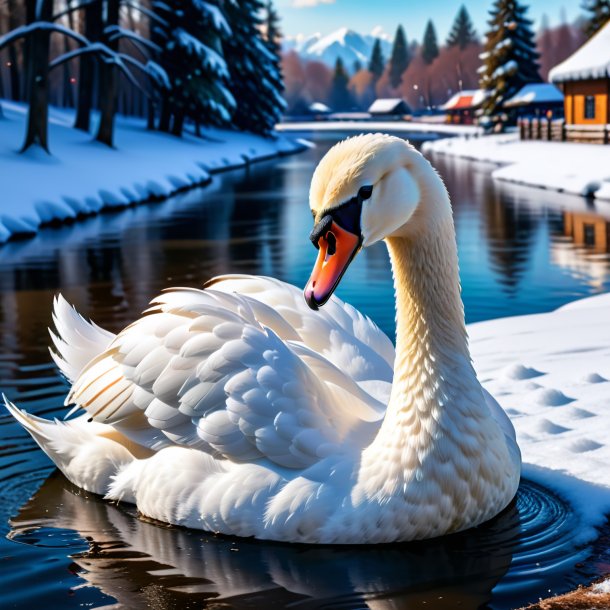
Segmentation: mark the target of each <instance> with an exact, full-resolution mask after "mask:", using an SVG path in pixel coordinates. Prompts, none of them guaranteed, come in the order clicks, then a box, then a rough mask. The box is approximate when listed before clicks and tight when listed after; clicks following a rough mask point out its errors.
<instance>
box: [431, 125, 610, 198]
mask: <svg viewBox="0 0 610 610" xmlns="http://www.w3.org/2000/svg"><path fill="white" fill-rule="evenodd" d="M423 151H424V152H426V153H430V154H442V155H449V156H454V157H460V158H463V159H469V160H475V161H485V162H489V163H494V164H496V165H499V166H500V167H499V168H498V169H496V170H494V171H493V172H492V176H493V178H494V179H495V180H501V181H505V182H514V183H517V184H523V185H526V186H534V187H538V188H543V189H549V190H553V191H559V192H565V193H571V194H576V195H581V196H585V197H595V198H596V199H601V200H606V201H609V200H610V170H609V168H610V146H603V145H597V144H581V143H575V142H543V141H533V140H525V141H522V140H520V139H519V135H518V134H517V133H509V134H501V135H490V136H484V137H463V136H462V137H456V138H448V139H443V140H438V141H435V142H425V143H424V145H423Z"/></svg>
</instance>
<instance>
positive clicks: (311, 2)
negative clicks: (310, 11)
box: [292, 0, 335, 8]
mask: <svg viewBox="0 0 610 610" xmlns="http://www.w3.org/2000/svg"><path fill="white" fill-rule="evenodd" d="M334 3H335V0H292V6H294V7H295V8H311V7H313V6H318V5H319V4H334Z"/></svg>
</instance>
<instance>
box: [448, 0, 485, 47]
mask: <svg viewBox="0 0 610 610" xmlns="http://www.w3.org/2000/svg"><path fill="white" fill-rule="evenodd" d="M473 42H478V37H477V33H476V31H475V29H474V26H473V25H472V20H471V19H470V15H469V14H468V11H467V10H466V7H465V6H464V5H463V4H462V6H461V7H460V10H459V11H458V13H457V15H456V16H455V21H454V22H453V26H451V31H450V32H449V36H448V37H447V46H448V47H460V49H465V48H466V47H467V46H468V45H469V44H471V43H473Z"/></svg>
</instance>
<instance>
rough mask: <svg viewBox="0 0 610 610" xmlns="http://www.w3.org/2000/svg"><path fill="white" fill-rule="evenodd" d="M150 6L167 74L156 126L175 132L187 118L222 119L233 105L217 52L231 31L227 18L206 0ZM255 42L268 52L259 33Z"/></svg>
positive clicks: (225, 119) (213, 122) (209, 122)
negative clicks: (154, 17) (156, 19)
mask: <svg viewBox="0 0 610 610" xmlns="http://www.w3.org/2000/svg"><path fill="white" fill-rule="evenodd" d="M153 9H154V11H155V15H157V17H158V18H159V22H158V23H157V24H155V26H154V34H155V40H156V41H158V44H159V46H160V47H161V54H160V58H159V61H160V63H161V65H162V67H163V68H164V69H165V71H166V72H167V74H168V75H169V83H168V84H169V87H168V88H167V90H166V91H165V92H164V93H163V94H162V107H161V117H160V120H159V129H160V130H161V131H166V132H170V133H172V134H174V135H176V136H180V135H182V130H183V127H184V122H185V120H186V119H187V118H190V119H192V120H193V121H194V122H195V123H196V124H200V123H203V124H206V125H220V124H227V123H228V122H229V121H230V119H231V115H232V112H233V110H234V108H235V100H234V97H233V95H232V94H231V92H230V91H229V70H228V67H227V64H226V62H225V60H224V58H223V56H222V54H223V43H225V44H226V43H227V41H228V40H229V39H230V37H231V35H232V34H234V32H233V31H232V28H231V27H230V26H229V24H228V21H227V19H226V18H225V16H224V15H223V13H222V12H221V11H220V9H219V7H218V6H216V5H215V4H214V3H213V2H211V1H207V2H204V1H202V0H174V1H173V2H172V6H169V5H168V4H167V3H166V2H163V1H162V0H154V1H153ZM259 37H260V33H259ZM260 44H261V47H263V48H264V50H265V52H266V53H269V51H268V50H267V49H266V47H265V44H264V43H263V41H262V39H261V40H260ZM244 53H245V49H244Z"/></svg>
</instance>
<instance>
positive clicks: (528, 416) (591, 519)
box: [468, 294, 610, 541]
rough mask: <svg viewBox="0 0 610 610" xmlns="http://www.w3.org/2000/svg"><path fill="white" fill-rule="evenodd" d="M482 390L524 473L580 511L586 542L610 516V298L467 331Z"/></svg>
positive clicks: (492, 321)
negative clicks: (511, 438) (502, 416)
mask: <svg viewBox="0 0 610 610" xmlns="http://www.w3.org/2000/svg"><path fill="white" fill-rule="evenodd" d="M468 332H469V335H470V345H471V350H472V356H473V360H474V363H475V367H476V369H477V373H478V375H479V379H480V380H481V382H482V383H483V385H484V386H485V388H486V389H487V390H488V391H489V392H491V394H492V395H493V396H494V397H495V398H496V400H497V401H498V402H499V403H500V404H501V405H502V407H503V408H504V409H505V411H506V412H507V413H508V415H509V416H510V418H511V420H512V422H513V424H514V425H515V429H516V431H517V440H518V442H519V446H520V447H521V451H522V453H523V462H524V469H523V473H524V476H526V477H527V478H529V479H532V480H534V481H537V482H539V483H541V484H543V485H545V486H547V487H549V488H551V489H554V490H556V491H557V492H558V493H559V494H560V495H561V496H563V497H564V498H565V499H566V500H568V501H569V503H570V504H571V505H572V506H573V507H574V508H575V509H576V510H577V511H578V513H579V515H580V516H581V519H582V522H583V528H582V531H581V532H580V534H581V539H582V541H584V540H585V539H587V538H591V537H594V536H595V531H594V529H593V526H596V525H599V524H601V523H602V522H603V521H604V520H605V517H604V515H606V514H608V513H610V434H609V431H610V381H609V380H610V294H604V295H599V296H596V297H592V298H589V299H584V300H582V301H576V302H574V303H571V304H569V305H567V306H565V307H562V308H560V309H558V310H556V311H554V312H551V313H547V314H537V315H529V316H519V317H513V318H503V319H499V320H490V321H487V322H480V323H477V324H471V325H469V327H468Z"/></svg>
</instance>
